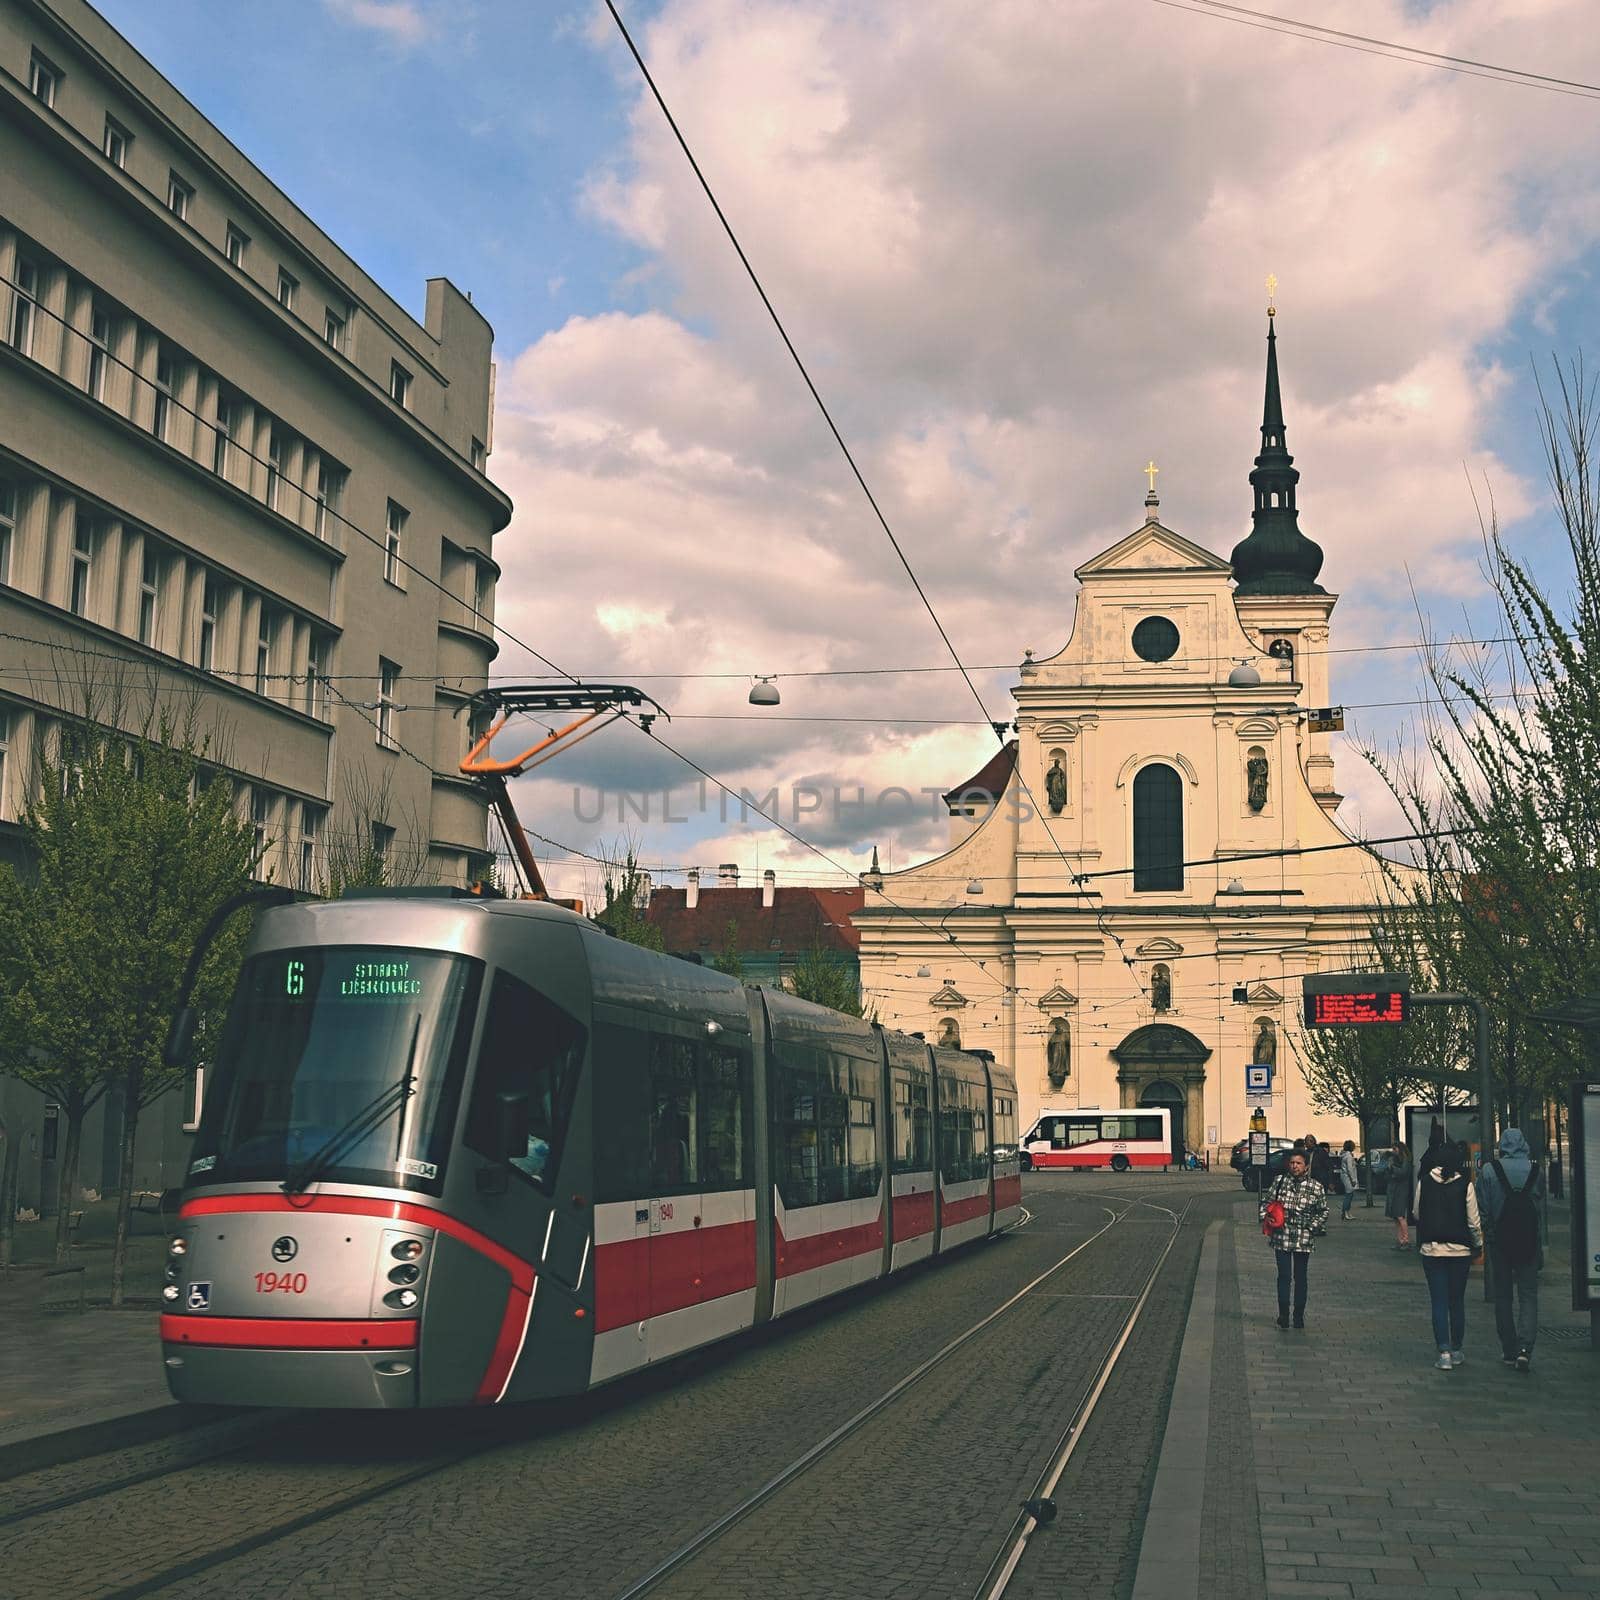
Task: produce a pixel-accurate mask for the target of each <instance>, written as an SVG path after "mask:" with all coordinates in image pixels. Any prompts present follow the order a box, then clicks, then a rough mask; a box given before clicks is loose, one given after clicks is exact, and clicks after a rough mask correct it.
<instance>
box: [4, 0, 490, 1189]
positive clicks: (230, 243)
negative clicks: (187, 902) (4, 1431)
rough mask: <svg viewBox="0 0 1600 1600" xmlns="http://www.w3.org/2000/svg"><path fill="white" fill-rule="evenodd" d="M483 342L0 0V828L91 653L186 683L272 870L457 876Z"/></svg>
mask: <svg viewBox="0 0 1600 1600" xmlns="http://www.w3.org/2000/svg"><path fill="white" fill-rule="evenodd" d="M492 339H493V334H492V331H491V329H490V327H489V325H488V323H487V322H486V321H485V320H484V318H483V317H482V315H481V314H480V313H479V312H478V311H477V310H476V309H475V308H474V307H473V306H472V304H471V303H470V301H469V300H468V299H467V298H466V297H465V296H464V295H462V294H461V293H460V292H459V291H457V290H456V288H455V287H454V286H453V285H452V284H450V283H448V282H447V281H445V280H443V279H433V280H430V282H429V283H428V286H427V301H426V310H425V314H424V319H423V321H422V322H421V323H418V322H417V321H415V320H414V319H413V318H412V317H411V316H410V315H409V314H408V313H407V312H406V311H404V310H403V309H402V308H401V307H400V306H399V305H398V304H397V303H396V302H395V301H394V300H392V299H391V298H390V297H389V295H388V294H386V293H385V292H384V291H383V289H381V288H380V287H379V286H378V285H377V284H376V283H375V282H374V281H373V280H372V279H371V278H370V277H368V276H367V274H366V273H365V272H363V271H362V269H361V268H360V267H359V266H358V265H357V264H356V263H355V262H354V261H353V260H351V259H350V257H349V256H348V255H346V254H345V253H344V251H342V250H341V249H340V248H339V247H338V245H337V244H335V243H334V242H333V241H332V240H331V239H330V238H329V237H328V236H327V235H326V234H325V233H323V232H322V230H321V229H320V228H318V227H317V226H316V224H315V223H313V222H312V221H311V220H310V219H309V218H308V217H306V216H305V215H304V214H303V213H302V212H301V211H300V210H298V209H297V207H296V206H295V205H294V203H293V202H292V201H291V200H290V199H289V198H288V197H287V196H286V195H285V194H283V193H282V191H280V190H279V189H278V188H277V187H276V186H275V185H274V184H273V183H272V182H271V181H270V180H269V179H268V178H267V177H266V176H265V175H264V174H263V173H262V172H260V171H259V170H258V169H257V168H256V167H255V166H253V165H252V164H251V163H250V161H249V160H248V159H247V158H246V157H245V156H244V155H243V154H242V153H241V152H240V151H239V150H237V149H236V148H235V147H234V146H233V145H232V144H230V143H229V142H228V140H227V139H226V138H225V137H224V136H223V134H222V133H221V132H219V131H218V130H217V129H216V128H214V127H213V126H212V125H211V124H210V123H209V122H207V121H206V119H205V118H204V117H203V116H201V115H200V113H199V112H198V111H197V110H196V109H195V108H194V107H193V106H192V105H190V104H189V103H188V102H187V101H186V100H185V99H184V98H183V96H182V95H181V94H180V93H179V92H178V91H177V90H176V89H175V88H173V86H172V85H171V84H169V83H167V82H166V81H165V80H164V79H163V78H162V77H161V76H160V74H159V73H157V72H156V71H155V69H154V68H153V67H151V65H150V64H149V63H148V62H147V61H145V60H144V59H143V58H142V57H140V56H139V54H138V53H137V52H136V51H135V50H134V49H133V48H132V47H131V46H130V45H129V44H128V43H127V41H125V40H124V39H122V38H121V37H119V36H118V35H117V34H116V33H115V32H114V31H113V30H112V29H111V28H110V27H109V26H108V24H107V23H106V22H105V20H104V19H103V18H102V17H100V16H99V15H98V14H97V13H96V12H95V11H94V10H92V9H91V8H90V7H89V6H87V5H84V4H81V3H79V0H0V851H4V850H6V849H7V848H8V847H9V849H10V851H11V853H12V854H13V855H14V854H15V852H16V843H17V841H16V829H15V821H16V818H17V817H18V815H19V814H20V812H21V810H22V808H23V807H24V805H25V803H26V785H27V784H28V782H29V781H30V772H31V770H32V768H33V763H34V757H35V755H36V754H37V752H39V751H40V750H41V749H51V748H53V746H52V743H51V742H52V741H54V740H58V739H59V737H60V728H61V719H62V717H63V715H64V714H70V713H72V712H74V711H76V710H77V709H78V706H79V703H80V699H81V693H82V689H81V684H82V681H83V679H84V678H85V677H87V678H88V679H90V680H91V681H94V682H97V683H101V684H104V683H106V682H108V681H118V682H121V683H122V684H124V686H125V687H126V688H127V689H128V690H129V691H130V692H131V696H132V700H133V702H134V705H135V707H137V706H138V705H139V704H141V703H142V704H145V705H148V704H149V703H150V701H151V696H152V695H154V696H156V697H157V698H158V703H160V702H163V701H164V702H165V703H168V704H172V705H178V704H195V705H198V707H199V708H200V712H201V720H202V726H203V727H205V728H206V729H207V730H209V731H214V732H215V733H217V734H218V735H220V736H221V738H222V739H223V741H224V744H223V748H225V750H226V759H225V769H224V770H225V775H226V777H227V779H228V780H229V781H232V782H233V783H234V784H235V786H236V792H237V794H238V799H239V804H240V807H241V809H242V810H244V811H246V812H247V813H248V814H249V815H250V816H251V817H252V818H253V819H254V821H255V823H256V826H257V829H258V833H259V835H260V837H261V838H262V839H263V841H265V842H266V843H267V845H268V848H267V851H266V855H265V858H264V866H263V875H266V874H268V873H270V875H271V876H272V877H273V879H274V880H275V881H277V882H288V883H295V884H302V883H303V884H305V885H308V886H311V887H315V886H317V885H318V884H319V883H320V882H321V881H322V879H323V875H324V873H325V872H326V868H327V863H328V859H329V855H330V852H334V851H338V850H340V849H341V848H342V849H346V850H351V849H359V848H361V847H364V846H366V845H372V846H375V847H376V848H378V849H380V850H384V851H388V852H393V853H394V856H395V859H396V861H397V865H398V864H399V863H400V862H402V861H403V862H404V869H403V870H404V871H405V874H406V875H407V876H416V877H421V878H424V879H427V880H431V881H439V882H454V883H463V882H466V881H467V880H468V879H469V878H470V877H472V876H474V875H476V874H477V872H478V871H479V870H480V868H481V867H482V865H484V864H485V863H487V861H488V860H489V859H490V856H489V852H488V850H487V846H486V824H487V819H486V812H485V807H484V803H483V801H482V799H481V797H480V795H479V794H478V792H477V791H476V790H475V788H474V787H473V786H472V785H471V784H470V783H469V782H467V781H465V780H463V779H461V778H460V776H459V775H458V773H457V770H456V767H457V763H458V761H459V760H460V758H461V755H462V754H463V753H464V750H465V748H466V737H467V728H466V721H467V719H466V717H465V716H456V715H454V714H453V713H454V712H455V711H456V710H457V708H458V707H459V706H461V705H462V704H463V702H464V701H465V698H466V696H467V695H468V694H470V693H471V692H472V690H474V689H475V688H478V687H481V686H482V685H483V683H484V682H485V675H486V673H487V670H488V667H489V663H490V662H491V661H492V660H493V658H494V655H495V649H496V647H495V643H494V639H493V636H492V631H491V619H492V617H493V614H494V587H495V580H496V577H497V576H498V571H499V569H498V567H497V566H496V564H495V561H494V557H493V554H492V540H493V536H494V534H495V533H496V532H498V531H499V530H500V529H501V528H503V527H504V526H505V525H506V523H507V521H508V520H509V518H510V514H511V505H510V501H509V500H508V499H507V497H506V496H505V494H503V493H502V492H501V491H500V490H499V489H497V488H496V487H495V486H494V484H493V483H491V482H490V481H489V479H488V477H487V476H486V473H485V468H486V463H487V457H488V450H489V446H490V442H491V440H490V425H491V397H492V388H493V369H492V366H491V361H490V354H491V345H492ZM7 835H9V837H7ZM14 1087H15V1086H13V1088H14ZM34 1098H35V1099H36V1098H37V1097H34ZM12 1104H13V1108H16V1109H20V1107H18V1105H17V1102H16V1100H15V1098H14V1097H13V1101H12ZM89 1132H90V1134H91V1136H92V1133H93V1130H92V1129H91V1130H89ZM88 1154H89V1141H86V1155H88ZM29 1165H30V1159H29V1156H28V1153H27V1152H26V1150H25V1151H24V1160H23V1166H24V1197H25V1198H26V1195H27V1193H28V1191H29V1190H30V1189H33V1188H34V1184H33V1183H30V1181H29V1178H28V1174H27V1168H28V1167H29ZM34 1176H35V1178H37V1177H38V1171H37V1168H35V1174H34ZM85 1180H86V1181H88V1182H91V1183H92V1182H93V1181H94V1176H93V1163H92V1161H89V1160H86V1162H85Z"/></svg>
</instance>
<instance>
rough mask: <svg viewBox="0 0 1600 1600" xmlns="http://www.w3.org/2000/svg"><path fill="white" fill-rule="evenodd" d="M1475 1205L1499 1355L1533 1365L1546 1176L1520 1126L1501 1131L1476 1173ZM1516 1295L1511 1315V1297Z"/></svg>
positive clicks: (1520, 1365) (1521, 1368)
mask: <svg viewBox="0 0 1600 1600" xmlns="http://www.w3.org/2000/svg"><path fill="white" fill-rule="evenodd" d="M1478 1205H1479V1207H1480V1209H1481V1210H1482V1212H1483V1219H1484V1224H1485V1226H1486V1228H1487V1229H1488V1234H1489V1267H1490V1271H1491V1274H1492V1279H1493V1281H1492V1285H1491V1287H1492V1288H1493V1291H1494V1322H1495V1328H1496V1330H1497V1331H1498V1332H1499V1334H1500V1351H1501V1355H1500V1359H1501V1361H1502V1362H1504V1364H1505V1365H1506V1366H1508V1367H1515V1368H1516V1370H1517V1371H1518V1372H1527V1371H1529V1370H1530V1369H1531V1367H1532V1365H1533V1341H1534V1337H1535V1335H1536V1334H1537V1333H1538V1331H1539V1269H1540V1268H1541V1267H1542V1266H1543V1265H1544V1229H1543V1226H1542V1223H1543V1218H1544V1174H1543V1172H1541V1171H1540V1169H1539V1164H1538V1162H1536V1161H1535V1160H1534V1159H1533V1155H1532V1152H1531V1151H1530V1150H1529V1149H1528V1141H1527V1139H1526V1138H1525V1137H1524V1136H1523V1134H1522V1131H1521V1130H1520V1129H1518V1128H1507V1129H1506V1130H1505V1132H1504V1133H1502V1134H1501V1135H1500V1148H1499V1154H1498V1156H1497V1157H1496V1158H1495V1159H1494V1160H1492V1161H1488V1162H1486V1163H1485V1164H1484V1168H1483V1171H1482V1173H1481V1174H1480V1175H1479V1177H1478ZM1513 1290H1514V1291H1515V1293H1516V1297H1517V1306H1516V1314H1515V1316H1513V1315H1512V1309H1511V1296H1512V1292H1513Z"/></svg>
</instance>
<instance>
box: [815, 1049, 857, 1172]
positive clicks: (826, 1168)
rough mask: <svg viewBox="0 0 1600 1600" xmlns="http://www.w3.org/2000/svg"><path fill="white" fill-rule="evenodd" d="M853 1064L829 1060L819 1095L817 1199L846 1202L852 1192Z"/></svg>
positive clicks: (840, 1060) (833, 1059)
mask: <svg viewBox="0 0 1600 1600" xmlns="http://www.w3.org/2000/svg"><path fill="white" fill-rule="evenodd" d="M849 1127H850V1063H849V1061H848V1060H846V1059H845V1058H844V1057H843V1056H826V1057H824V1065H823V1068H822V1081H821V1084H820V1086H819V1089H818V1093H817V1199H818V1200H843V1199H845V1198H846V1197H847V1196H848V1195H849V1192H850V1171H849V1160H848V1156H847V1149H848V1134H849Z"/></svg>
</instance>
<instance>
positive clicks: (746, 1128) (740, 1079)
mask: <svg viewBox="0 0 1600 1600" xmlns="http://www.w3.org/2000/svg"><path fill="white" fill-rule="evenodd" d="M749 1076H750V1074H749V1058H748V1057H746V1056H741V1055H739V1054H737V1053H736V1052H734V1051H732V1050H707V1051H706V1052H705V1055H704V1058H703V1059H702V1061H701V1064H700V1137H701V1160H700V1176H701V1179H702V1182H703V1183H704V1186H705V1187H706V1188H707V1189H742V1188H744V1187H745V1186H746V1184H747V1183H748V1182H749V1178H748V1176H747V1174H748V1173H749V1168H750V1163H749V1158H748V1155H747V1151H748V1149H749V1144H750V1112H749V1096H748V1094H747V1093H746V1090H745V1084H746V1083H747V1082H748V1081H749Z"/></svg>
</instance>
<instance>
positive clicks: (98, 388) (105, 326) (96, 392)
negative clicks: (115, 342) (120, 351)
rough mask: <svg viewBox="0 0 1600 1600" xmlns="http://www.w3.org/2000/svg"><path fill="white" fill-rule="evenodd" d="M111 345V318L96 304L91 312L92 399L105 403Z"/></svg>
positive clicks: (90, 394)
mask: <svg viewBox="0 0 1600 1600" xmlns="http://www.w3.org/2000/svg"><path fill="white" fill-rule="evenodd" d="M110 346H111V318H110V317H109V316H107V315H106V313H105V312H104V311H102V310H101V309H100V308H99V306H95V307H94V308H93V309H92V310H91V311H90V312H89V378H88V390H89V398H90V399H91V400H99V401H100V402H102V403H104V401H105V397H106V362H107V359H108V358H109V354H110Z"/></svg>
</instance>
